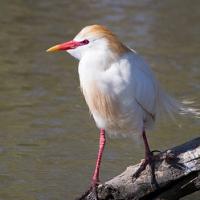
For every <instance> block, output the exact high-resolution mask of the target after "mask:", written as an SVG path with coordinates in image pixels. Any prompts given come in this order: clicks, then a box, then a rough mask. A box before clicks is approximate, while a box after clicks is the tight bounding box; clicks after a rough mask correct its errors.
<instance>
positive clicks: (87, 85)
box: [47, 25, 179, 189]
mask: <svg viewBox="0 0 200 200" xmlns="http://www.w3.org/2000/svg"><path fill="white" fill-rule="evenodd" d="M53 51H67V52H68V53H69V54H71V55H72V56H74V57H75V58H77V59H78V60H79V66H78V72H79V78H80V86H81V90H82V92H83V95H84V97H85V101H86V103H87V105H88V107H89V110H90V112H91V114H92V116H93V118H94V120H95V122H96V125H97V127H98V128H99V129H100V139H99V151H98V156H97V161H96V167H95V170H94V174H93V177H92V186H91V189H95V188H96V187H97V185H98V184H99V171H100V164H101V158H102V154H103V149H104V146H105V142H106V140H105V133H106V134H110V135H113V134H115V135H116V134H122V135H126V136H133V135H136V134H138V135H140V136H141V138H143V141H144V149H145V158H144V160H143V161H142V162H141V165H140V167H139V168H138V170H137V172H136V173H135V177H136V178H137V177H138V176H139V175H140V173H141V172H142V171H143V170H144V169H145V168H146V166H147V165H148V164H149V165H150V166H151V163H152V161H153V153H152V151H150V148H149V144H148V141H147V138H146V131H147V130H149V129H151V128H152V126H153V125H154V123H155V121H156V119H157V118H158V116H159V115H160V113H162V112H164V113H169V114H171V113H172V112H174V111H177V110H178V109H179V108H178V107H179V105H178V104H177V102H176V101H175V100H174V99H172V98H171V97H170V96H168V95H167V94H166V93H165V92H164V91H163V90H162V89H161V87H160V86H159V83H158V81H157V80H156V78H155V77H154V75H153V73H152V71H151V69H150V67H149V65H148V64H147V63H146V62H145V61H144V59H143V58H141V57H140V56H139V55H138V54H137V53H136V52H135V51H134V50H132V49H130V48H128V47H127V46H125V45H124V44H123V43H122V42H120V40H119V39H118V38H117V36H116V35H114V34H113V33H112V32H111V31H110V30H108V29H107V28H106V27H104V26H101V25H91V26H87V27H85V28H83V29H82V30H81V31H80V32H79V33H78V34H77V35H76V36H75V38H74V39H73V40H71V41H69V42H65V43H62V44H58V45H56V46H53V47H51V48H49V49H48V50H47V52H53Z"/></svg>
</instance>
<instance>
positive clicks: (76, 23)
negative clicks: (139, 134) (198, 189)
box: [0, 0, 200, 200]
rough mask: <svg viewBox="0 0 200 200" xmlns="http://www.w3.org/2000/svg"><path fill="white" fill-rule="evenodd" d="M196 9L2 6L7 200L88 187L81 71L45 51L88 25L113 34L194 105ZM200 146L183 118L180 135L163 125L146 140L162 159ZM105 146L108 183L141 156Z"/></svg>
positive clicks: (170, 5)
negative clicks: (163, 153)
mask: <svg viewBox="0 0 200 200" xmlns="http://www.w3.org/2000/svg"><path fill="white" fill-rule="evenodd" d="M199 6H200V3H198V2H196V4H191V2H190V1H184V2H183V1H179V0H177V1H172V0H169V1H157V2H155V1H151V0H142V1H141V0H140V1H139V0H136V1H134V2H133V1H129V0H127V1H124V2H121V1H110V0H104V1H91V2H90V1H88V2H87V1H86V2H85V1H84V2H83V1H81V0H79V1H75V2H73V3H71V2H70V3H68V2H67V1H64V0H60V1H57V2H56V1H45V0H44V1H31V0H27V1H23V0H17V1H10V0H8V1H1V3H0V15H1V18H0V25H1V32H0V43H1V46H0V55H1V57H0V66H1V67H0V73H1V76H0V90H1V94H0V111H1V112H0V120H1V129H0V137H1V140H0V161H1V162H0V186H1V187H0V199H3V200H4V199H5V200H13V199H15V200H18V199H19V200H27V199H29V200H35V199H41V200H47V199H48V200H55V199H60V200H62V199H72V197H74V196H76V195H77V194H79V193H81V191H84V189H85V188H86V187H87V185H88V184H89V182H90V181H89V179H90V176H91V173H92V170H93V167H94V163H95V157H96V151H97V145H98V130H97V129H96V127H95V125H94V122H93V120H92V119H91V117H90V116H89V114H88V109H87V107H86V105H85V102H84V100H83V98H82V96H81V94H80V91H79V87H78V75H77V67H76V66H77V62H76V61H74V60H73V59H72V58H71V57H70V56H68V55H66V54H65V53H61V54H51V55H49V54H46V52H45V49H46V48H47V47H49V46H51V45H52V44H55V43H57V42H63V41H66V40H68V39H71V38H72V37H73V36H74V35H75V33H77V32H78V31H79V30H80V29H81V28H82V27H83V26H85V25H88V24H94V23H100V24H104V25H107V26H108V27H110V28H111V29H112V30H113V31H114V32H115V33H117V34H118V35H119V37H120V38H121V39H122V40H123V41H124V42H125V43H126V44H127V45H129V46H130V47H132V48H134V49H136V50H137V51H138V52H140V53H141V54H142V55H144V57H145V58H146V59H147V60H148V61H149V62H150V63H151V65H152V68H153V70H154V71H155V72H156V75H157V76H158V78H159V80H160V81H161V82H162V84H163V85H164V86H165V88H166V89H167V90H169V91H170V93H172V94H174V96H176V97H177V98H186V97H190V98H192V99H194V100H196V101H197V100H198V99H199V98H200V96H199V95H200V93H199V78H200V77H199V76H200V67H199V63H200V57H199V53H200V50H199V49H200V48H199V44H200V41H199V40H200V39H199V32H200V25H199V17H200V12H199ZM86 11H87V12H86ZM197 104H198V102H197ZM197 136H199V120H198V119H195V118H192V117H190V118H186V117H183V118H182V119H181V121H180V123H179V124H178V126H177V124H173V123H172V122H170V121H168V122H165V123H163V124H160V125H159V126H158V127H157V128H156V130H155V131H154V132H153V133H151V135H150V136H149V137H150V142H151V146H152V147H153V148H154V149H165V148H167V147H171V146H174V145H177V144H180V143H183V142H184V141H186V140H189V139H191V138H194V137H197ZM108 140H109V142H108V143H107V147H106V150H105V154H104V161H103V166H102V180H103V181H105V180H107V179H109V178H111V177H112V176H114V175H117V174H118V173H120V172H121V171H123V170H124V169H125V167H126V166H127V165H130V164H132V163H135V162H138V161H139V160H140V159H141V158H142V156H143V149H142V148H141V146H140V144H139V145H138V144H135V143H133V142H132V141H129V140H128V139H121V138H118V139H108ZM198 195H199V194H194V195H192V196H190V197H186V198H185V199H187V200H189V199H192V198H193V199H194V198H195V197H196V199H197V196H198Z"/></svg>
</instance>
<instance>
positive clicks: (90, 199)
mask: <svg viewBox="0 0 200 200" xmlns="http://www.w3.org/2000/svg"><path fill="white" fill-rule="evenodd" d="M99 184H100V183H99V182H92V184H91V186H90V187H89V188H88V189H87V190H86V191H85V192H84V193H83V194H82V195H81V197H79V198H76V199H75V200H98V194H97V187H98V185H99ZM86 197H87V199H86Z"/></svg>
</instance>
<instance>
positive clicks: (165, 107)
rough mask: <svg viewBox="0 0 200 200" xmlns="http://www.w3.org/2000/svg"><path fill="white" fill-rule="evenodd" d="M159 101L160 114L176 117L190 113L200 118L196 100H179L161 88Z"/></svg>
mask: <svg viewBox="0 0 200 200" xmlns="http://www.w3.org/2000/svg"><path fill="white" fill-rule="evenodd" d="M158 99H159V102H158V112H157V113H158V115H159V116H161V117H163V116H166V114H168V115H169V116H170V117H171V118H172V119H175V116H176V115H177V114H180V115H190V116H193V117H195V118H200V110H199V109H198V108H195V102H194V101H188V100H182V101H180V102H179V101H177V100H176V99H174V98H173V97H171V96H169V95H168V94H167V93H166V92H164V91H163V90H162V89H160V90H159V98H158Z"/></svg>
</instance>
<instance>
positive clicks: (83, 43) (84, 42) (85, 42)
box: [81, 39, 89, 45]
mask: <svg viewBox="0 0 200 200" xmlns="http://www.w3.org/2000/svg"><path fill="white" fill-rule="evenodd" d="M88 43H89V40H87V39H85V40H83V41H81V44H82V45H86V44H88Z"/></svg>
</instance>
